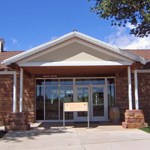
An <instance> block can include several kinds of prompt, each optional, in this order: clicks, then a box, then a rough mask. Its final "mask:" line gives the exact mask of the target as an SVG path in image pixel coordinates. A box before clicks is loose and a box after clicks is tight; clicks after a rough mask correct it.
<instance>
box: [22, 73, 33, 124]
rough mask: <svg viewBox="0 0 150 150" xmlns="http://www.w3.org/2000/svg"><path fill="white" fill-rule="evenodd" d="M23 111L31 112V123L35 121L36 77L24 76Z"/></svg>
mask: <svg viewBox="0 0 150 150" xmlns="http://www.w3.org/2000/svg"><path fill="white" fill-rule="evenodd" d="M23 111H28V112H29V121H31V122H34V121H35V116H34V114H35V82H34V77H28V76H26V75H24V91H23Z"/></svg>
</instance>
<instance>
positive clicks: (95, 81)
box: [76, 79, 105, 85]
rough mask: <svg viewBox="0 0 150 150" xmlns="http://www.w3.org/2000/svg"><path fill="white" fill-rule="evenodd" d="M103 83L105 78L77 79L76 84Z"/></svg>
mask: <svg viewBox="0 0 150 150" xmlns="http://www.w3.org/2000/svg"><path fill="white" fill-rule="evenodd" d="M90 84H92V85H104V84H105V79H77V80H76V85H90Z"/></svg>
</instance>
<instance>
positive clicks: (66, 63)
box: [19, 61, 132, 67]
mask: <svg viewBox="0 0 150 150" xmlns="http://www.w3.org/2000/svg"><path fill="white" fill-rule="evenodd" d="M128 65H132V62H125V61H74V62H71V61H64V62H26V63H21V64H19V66H21V67H28V66H29V67H35V66H41V67H42V66H128Z"/></svg>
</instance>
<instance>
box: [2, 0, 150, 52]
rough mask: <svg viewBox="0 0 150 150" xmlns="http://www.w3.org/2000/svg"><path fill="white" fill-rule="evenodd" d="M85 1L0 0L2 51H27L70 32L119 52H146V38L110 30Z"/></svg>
mask: <svg viewBox="0 0 150 150" xmlns="http://www.w3.org/2000/svg"><path fill="white" fill-rule="evenodd" d="M92 4H93V3H91V2H88V0H0V17H1V19H0V38H4V40H5V50H7V51H8V50H10V51H12V50H28V49H30V48H33V47H35V46H38V45H40V44H43V43H45V42H48V41H51V40H53V39H55V38H57V37H60V36H62V35H65V34H67V33H69V32H71V31H73V30H77V31H78V32H81V33H84V34H86V35H89V36H92V37H94V38H97V39H99V40H101V41H103V42H106V43H109V44H112V45H115V46H117V47H119V48H123V49H137V48H139V49H147V48H149V49H150V36H149V37H147V38H146V37H145V38H136V37H134V36H133V35H130V34H129V29H131V28H133V26H132V25H130V24H128V25H127V27H126V28H124V27H112V26H111V21H110V20H104V19H101V18H98V16H97V15H96V14H94V13H92V12H91V10H90V8H91V6H92Z"/></svg>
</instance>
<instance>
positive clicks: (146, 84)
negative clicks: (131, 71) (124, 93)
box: [138, 73, 150, 123]
mask: <svg viewBox="0 0 150 150" xmlns="http://www.w3.org/2000/svg"><path fill="white" fill-rule="evenodd" d="M138 86H139V105H140V109H142V110H143V111H144V115H145V120H146V121H147V122H149V123H150V73H138Z"/></svg>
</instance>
